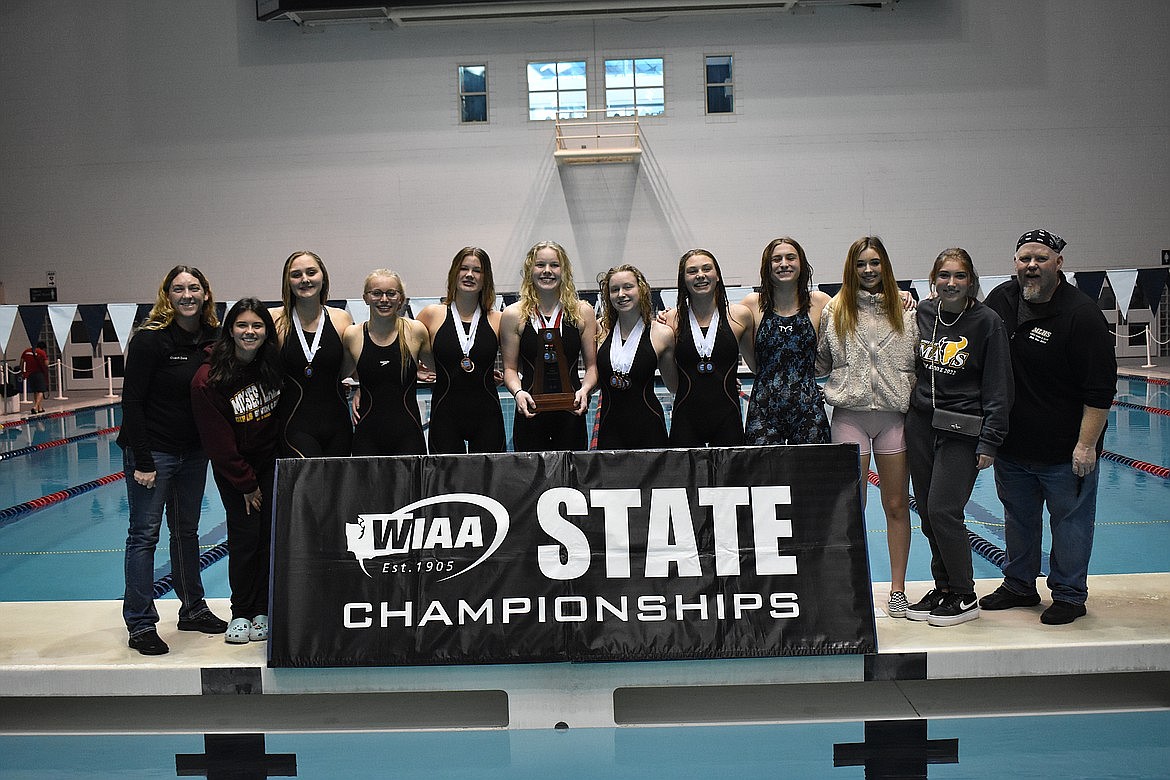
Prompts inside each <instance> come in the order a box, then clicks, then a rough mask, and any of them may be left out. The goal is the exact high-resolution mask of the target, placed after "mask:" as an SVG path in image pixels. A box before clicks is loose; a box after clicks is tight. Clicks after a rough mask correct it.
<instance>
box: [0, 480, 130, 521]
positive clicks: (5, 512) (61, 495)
mask: <svg viewBox="0 0 1170 780" xmlns="http://www.w3.org/2000/svg"><path fill="white" fill-rule="evenodd" d="M125 478H126V473H125V472H124V471H119V472H118V473H117V474H107V475H106V476H104V477H99V478H97V479H95V480H93V481H92V482H86V483H85V484H82V485H74V486H73V487H69V488H65V489H64V490H58V491H57V492H56V493H50V494H49V495H47V496H41V497H40V498H34V499H33V500H32V501H25V502H24V503H23V504H17V505H16V506H10V507H8V508H7V509H0V526H4V525H7V524H8V523H10V522H12V521H13V520H16V519H18V518H20V517H22V516H23V515H26V514H28V513H29V512H35V511H36V510H38V509H44V508H45V507H47V506H52V505H53V504H57V503H60V502H62V501H64V500H65V499H67V498H73V497H74V496H79V495H81V494H82V493H88V492H89V491H91V490H95V489H97V488H99V487H101V486H102V485H109V484H110V483H111V482H117V481H118V480H120V479H125Z"/></svg>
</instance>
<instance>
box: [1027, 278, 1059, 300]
mask: <svg viewBox="0 0 1170 780" xmlns="http://www.w3.org/2000/svg"><path fill="white" fill-rule="evenodd" d="M1046 292H1047V295H1045V293H1046ZM1054 292H1056V287H1053V288H1052V289H1051V290H1045V289H1044V282H1043V280H1042V279H1029V280H1024V281H1022V282H1020V295H1022V296H1023V297H1024V300H1025V301H1027V302H1028V303H1048V300H1049V299H1050V298H1051V297H1052V293H1054Z"/></svg>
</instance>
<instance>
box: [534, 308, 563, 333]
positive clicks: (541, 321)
mask: <svg viewBox="0 0 1170 780" xmlns="http://www.w3.org/2000/svg"><path fill="white" fill-rule="evenodd" d="M564 313H565V312H564V311H563V310H562V309H561V304H560V303H559V302H558V303H557V305H556V306H555V307H553V310H552V312H550V313H549V315H548V316H547V317H546V316H544V314H543V313H541V311H540V307H537V309H536V311H534V312H533V313H532V316H531V317H529V319H530V320H531V321H532V329H533V330H535V331H536V332H537V333H540V331H542V330H549V329H551V328H556V330H557V333H560V332H561V317H562V316H563V315H564ZM550 322H551V323H552V324H551V325H550V324H549V323H550Z"/></svg>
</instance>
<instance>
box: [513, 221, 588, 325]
mask: <svg viewBox="0 0 1170 780" xmlns="http://www.w3.org/2000/svg"><path fill="white" fill-rule="evenodd" d="M542 249H551V250H553V251H554V252H556V253H557V260H559V261H560V262H561V292H560V296H559V297H560V302H561V309H563V310H564V312H565V318H566V319H567V320H568V321H569V322H571V323H572V324H573V326H574V327H580V324H581V323H580V322H579V321H578V316H579V314H578V312H577V304H578V303H579V302H580V299H578V298H577V288H576V286H574V284H573V266H571V265H570V264H569V256H568V254H566V253H565V248H564V247H563V246H561V245H560V244H558V243H557V242H556V241H541V242H540V243H538V244H535V245H533V247H532V248H531V249H529V250H528V254H527V255H526V256H525V257H524V270H523V272H522V273H523V276H521V277H520V319H521V320H522V321H527V320H528V319H529V318H530V317H531V316H532V313H533V312H535V311H537V309H538V307H539V306H540V299H539V297H538V296H537V294H536V285H535V284H533V283H532V269H533V268H535V267H536V253H537V252H539V251H540V250H542Z"/></svg>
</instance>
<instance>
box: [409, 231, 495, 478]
mask: <svg viewBox="0 0 1170 780" xmlns="http://www.w3.org/2000/svg"><path fill="white" fill-rule="evenodd" d="M495 302H496V288H495V282H494V280H493V278H492V262H491V259H490V258H489V257H488V254H487V252H485V251H484V250H482V249H480V248H479V247H472V246H468V247H464V248H462V249H460V250H459V251H458V252H457V253H456V254H455V257H454V259H453V260H452V261H451V269H450V270H449V271H448V272H447V297H446V298H444V299H443V303H442V304H431V305H430V306H427V307H425V308H424V309H423V310H422V311H421V312H419V315H418V321H419V322H421V323H422V324H423V325H425V326H426V329H427V332H428V334H429V335H430V339H431V351H432V352H433V353H434V356H435V358H434V359H435V366H434V371H435V387H434V390H433V391H432V392H431V425H430V433H429V436H428V440H429V443H430V450H431V454H432V455H438V454H447V453H454V454H462V453H467V452H503V451H504V449H505V441H504V415H503V412H502V411H501V410H500V395H499V392H498V391H497V390H496V385H497V381H496V371H495V367H496V354H497V353H498V352H499V330H500V312H499V311H496V310H495V309H494V305H495Z"/></svg>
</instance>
